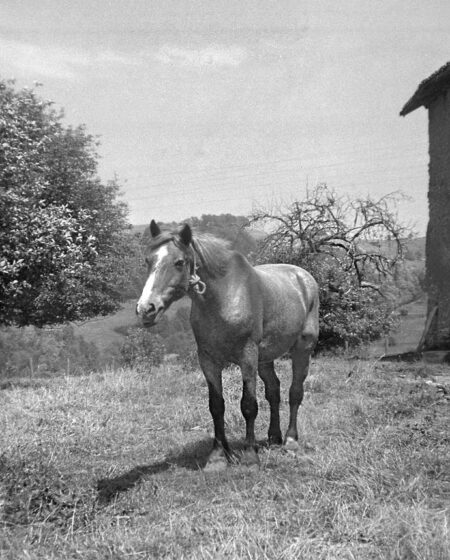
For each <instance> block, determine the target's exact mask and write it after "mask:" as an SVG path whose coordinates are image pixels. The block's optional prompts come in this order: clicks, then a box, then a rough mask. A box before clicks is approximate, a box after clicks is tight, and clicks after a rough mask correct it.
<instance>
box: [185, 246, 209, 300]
mask: <svg viewBox="0 0 450 560" xmlns="http://www.w3.org/2000/svg"><path fill="white" fill-rule="evenodd" d="M192 253H193V255H194V266H193V268H192V272H191V275H190V277H189V286H188V290H193V291H194V292H195V293H196V294H198V295H199V296H202V295H203V294H204V293H205V292H206V284H205V283H204V282H203V280H201V278H200V276H199V275H198V274H197V270H198V266H197V260H196V255H195V249H194V248H192Z"/></svg>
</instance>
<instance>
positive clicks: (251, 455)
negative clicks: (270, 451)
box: [240, 449, 259, 471]
mask: <svg viewBox="0 0 450 560" xmlns="http://www.w3.org/2000/svg"><path fill="white" fill-rule="evenodd" d="M240 464H241V465H242V466H243V467H246V468H248V469H251V470H255V471H256V470H258V469H259V457H258V454H257V453H256V451H255V450H254V449H246V450H245V451H243V452H242V456H241V460H240Z"/></svg>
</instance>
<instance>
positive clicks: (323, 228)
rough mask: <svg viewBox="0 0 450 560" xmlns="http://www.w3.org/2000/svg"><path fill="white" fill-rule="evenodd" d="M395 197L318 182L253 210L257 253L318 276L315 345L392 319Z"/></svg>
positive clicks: (385, 326) (375, 332) (359, 334)
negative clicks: (261, 232) (301, 194)
mask: <svg viewBox="0 0 450 560" xmlns="http://www.w3.org/2000/svg"><path fill="white" fill-rule="evenodd" d="M398 197H399V195H396V194H391V195H387V196H384V197H382V198H380V199H378V200H373V199H372V198H370V197H367V198H364V199H363V198H357V199H354V200H352V199H350V198H349V197H348V196H338V195H337V194H336V193H335V192H334V191H333V190H332V189H330V188H328V187H327V185H325V184H320V185H318V186H317V187H316V188H315V189H313V190H312V191H310V192H308V193H307V196H306V198H305V199H304V200H301V201H295V202H293V203H292V204H291V205H290V206H289V207H288V208H287V209H285V210H280V211H277V212H272V211H267V210H264V209H260V210H257V211H256V212H255V213H254V215H253V218H252V222H253V223H260V224H264V225H265V226H266V227H267V228H268V233H267V235H266V237H265V238H264V239H263V241H262V242H261V244H260V247H259V251H258V253H257V261H258V262H260V263H262V262H285V263H292V264H296V265H299V266H302V267H303V268H306V269H307V270H309V271H310V272H311V273H312V274H313V276H314V277H315V278H316V280H317V281H318V283H319V288H320V299H321V310H320V327H321V338H320V343H321V344H322V345H324V346H333V345H343V344H345V343H351V344H357V343H360V342H363V341H368V340H373V339H375V338H377V337H379V336H380V335H381V334H383V333H386V332H388V331H389V329H390V328H391V327H392V325H393V315H392V313H391V311H392V309H393V305H392V299H393V296H394V293H393V290H392V282H391V283H389V282H386V280H387V279H388V278H390V277H392V276H395V274H398V270H399V266H400V263H401V262H402V255H403V240H404V239H405V238H406V236H407V233H408V228H406V227H404V226H402V225H401V224H400V223H399V220H398V218H397V214H396V211H395V209H396V203H397V201H398ZM388 286H389V288H388ZM396 297H397V295H396Z"/></svg>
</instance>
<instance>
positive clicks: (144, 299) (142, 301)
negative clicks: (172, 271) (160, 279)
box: [137, 245, 169, 313]
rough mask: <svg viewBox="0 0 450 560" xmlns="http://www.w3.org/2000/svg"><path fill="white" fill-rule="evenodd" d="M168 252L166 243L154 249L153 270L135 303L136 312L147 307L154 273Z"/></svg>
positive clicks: (154, 276)
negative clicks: (156, 249)
mask: <svg viewBox="0 0 450 560" xmlns="http://www.w3.org/2000/svg"><path fill="white" fill-rule="evenodd" d="M168 254H169V251H168V249H167V245H162V246H161V247H160V248H159V249H158V251H156V253H155V265H154V267H153V270H152V272H151V274H150V276H149V277H148V278H147V282H146V283H145V286H144V289H143V290H142V294H141V297H140V298H139V301H138V304H137V310H138V313H140V312H141V311H144V312H145V310H146V309H147V307H148V305H147V304H148V302H149V300H150V298H151V296H152V291H153V285H154V283H155V278H156V274H157V273H158V270H159V269H160V268H161V264H162V261H163V259H164V257H167V255H168Z"/></svg>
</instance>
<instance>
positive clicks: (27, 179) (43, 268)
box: [0, 81, 132, 326]
mask: <svg viewBox="0 0 450 560" xmlns="http://www.w3.org/2000/svg"><path fill="white" fill-rule="evenodd" d="M97 147H98V143H97V141H96V140H95V138H94V137H93V136H91V135H89V134H87V132H86V130H85V128H84V127H83V126H79V127H75V128H73V127H70V126H65V125H64V124H63V114H62V113H61V112H56V111H55V110H54V109H53V107H52V104H51V103H50V102H49V101H44V100H42V99H40V98H39V97H38V96H37V95H36V93H35V92H34V91H33V90H28V89H24V90H18V91H16V90H15V89H14V86H13V83H11V82H5V81H0V244H1V255H0V323H3V324H16V325H19V326H23V325H29V324H34V325H38V326H42V325H44V324H49V323H61V322H64V321H67V320H80V319H85V318H88V317H92V316H95V315H98V314H106V313H109V312H112V311H114V310H115V309H117V307H118V305H119V302H120V298H121V292H122V291H123V290H124V287H125V285H126V284H127V273H124V271H127V270H128V267H127V266H126V260H127V259H129V258H131V254H130V253H132V251H131V252H130V250H129V235H128V233H127V229H128V224H127V220H126V215H127V209H126V206H125V204H123V203H122V202H120V201H119V200H118V195H119V186H118V184H117V181H116V180H113V181H111V182H109V183H108V184H106V185H105V184H103V183H102V182H101V181H100V179H99V178H98V177H97V163H98V155H97V152H96V149H97Z"/></svg>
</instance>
